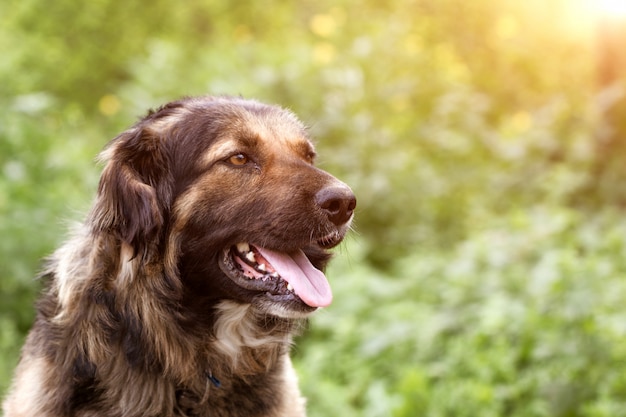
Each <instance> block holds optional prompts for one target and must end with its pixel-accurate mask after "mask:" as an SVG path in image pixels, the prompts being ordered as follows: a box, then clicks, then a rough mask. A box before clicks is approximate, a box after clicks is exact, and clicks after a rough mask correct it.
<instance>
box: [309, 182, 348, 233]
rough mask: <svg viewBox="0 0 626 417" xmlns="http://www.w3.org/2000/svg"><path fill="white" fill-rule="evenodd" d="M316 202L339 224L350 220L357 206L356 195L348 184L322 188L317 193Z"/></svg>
mask: <svg viewBox="0 0 626 417" xmlns="http://www.w3.org/2000/svg"><path fill="white" fill-rule="evenodd" d="M315 202H316V203H317V205H318V206H319V207H320V208H321V209H322V210H324V211H325V212H326V214H327V215H328V219H329V220H330V221H331V222H333V223H334V224H335V225H337V226H341V225H343V224H345V223H346V222H347V221H348V220H350V218H351V217H352V213H353V212H354V208H355V207H356V197H355V196H354V194H353V193H352V190H351V189H350V188H349V187H348V186H347V185H342V186H337V185H334V186H330V187H326V188H322V189H321V190H320V191H318V193H317V194H316V195H315Z"/></svg>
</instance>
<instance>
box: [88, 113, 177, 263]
mask: <svg viewBox="0 0 626 417" xmlns="http://www.w3.org/2000/svg"><path fill="white" fill-rule="evenodd" d="M101 159H102V160H104V161H106V165H105V167H104V171H103V172H102V176H101V177H100V184H99V186H98V196H97V199H96V203H95V205H94V207H93V210H92V213H91V216H92V217H91V220H92V225H93V227H94V231H97V232H105V233H111V234H113V235H114V236H116V237H117V238H119V239H120V240H122V241H123V242H126V243H128V244H129V245H131V247H132V248H133V251H134V255H137V254H140V253H142V252H145V251H147V250H148V249H149V248H150V246H151V245H154V244H158V242H159V237H160V234H161V230H162V228H163V224H164V220H165V216H166V215H167V211H168V210H169V204H170V201H171V193H172V181H171V178H170V175H171V174H170V170H169V169H168V167H169V166H170V163H169V156H168V153H167V151H166V144H165V138H164V137H162V135H161V134H160V133H158V132H156V131H154V130H152V129H149V128H147V127H143V126H141V124H139V125H137V126H135V127H134V128H131V129H129V130H128V131H126V132H124V133H122V134H120V135H119V136H118V137H116V138H115V139H113V140H112V141H111V142H110V144H109V145H108V146H107V148H106V149H105V150H104V151H103V152H102V154H101Z"/></svg>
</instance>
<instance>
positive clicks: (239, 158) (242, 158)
mask: <svg viewBox="0 0 626 417" xmlns="http://www.w3.org/2000/svg"><path fill="white" fill-rule="evenodd" d="M249 160H250V158H248V155H246V154H243V153H238V154H235V155H232V156H230V157H229V158H228V162H229V163H230V164H232V165H238V166H241V165H245V164H247V163H248V161H249Z"/></svg>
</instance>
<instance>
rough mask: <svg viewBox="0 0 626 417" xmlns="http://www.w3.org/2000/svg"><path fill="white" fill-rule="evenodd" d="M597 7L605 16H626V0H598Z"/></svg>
mask: <svg viewBox="0 0 626 417" xmlns="http://www.w3.org/2000/svg"><path fill="white" fill-rule="evenodd" d="M595 7H596V8H597V9H598V10H599V11H600V12H601V13H603V14H607V15H611V16H626V0H597V3H596V5H595Z"/></svg>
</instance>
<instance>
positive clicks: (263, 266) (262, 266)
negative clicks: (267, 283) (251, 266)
mask: <svg viewBox="0 0 626 417" xmlns="http://www.w3.org/2000/svg"><path fill="white" fill-rule="evenodd" d="M257 269H258V270H259V271H263V272H265V264H259V266H257Z"/></svg>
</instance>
